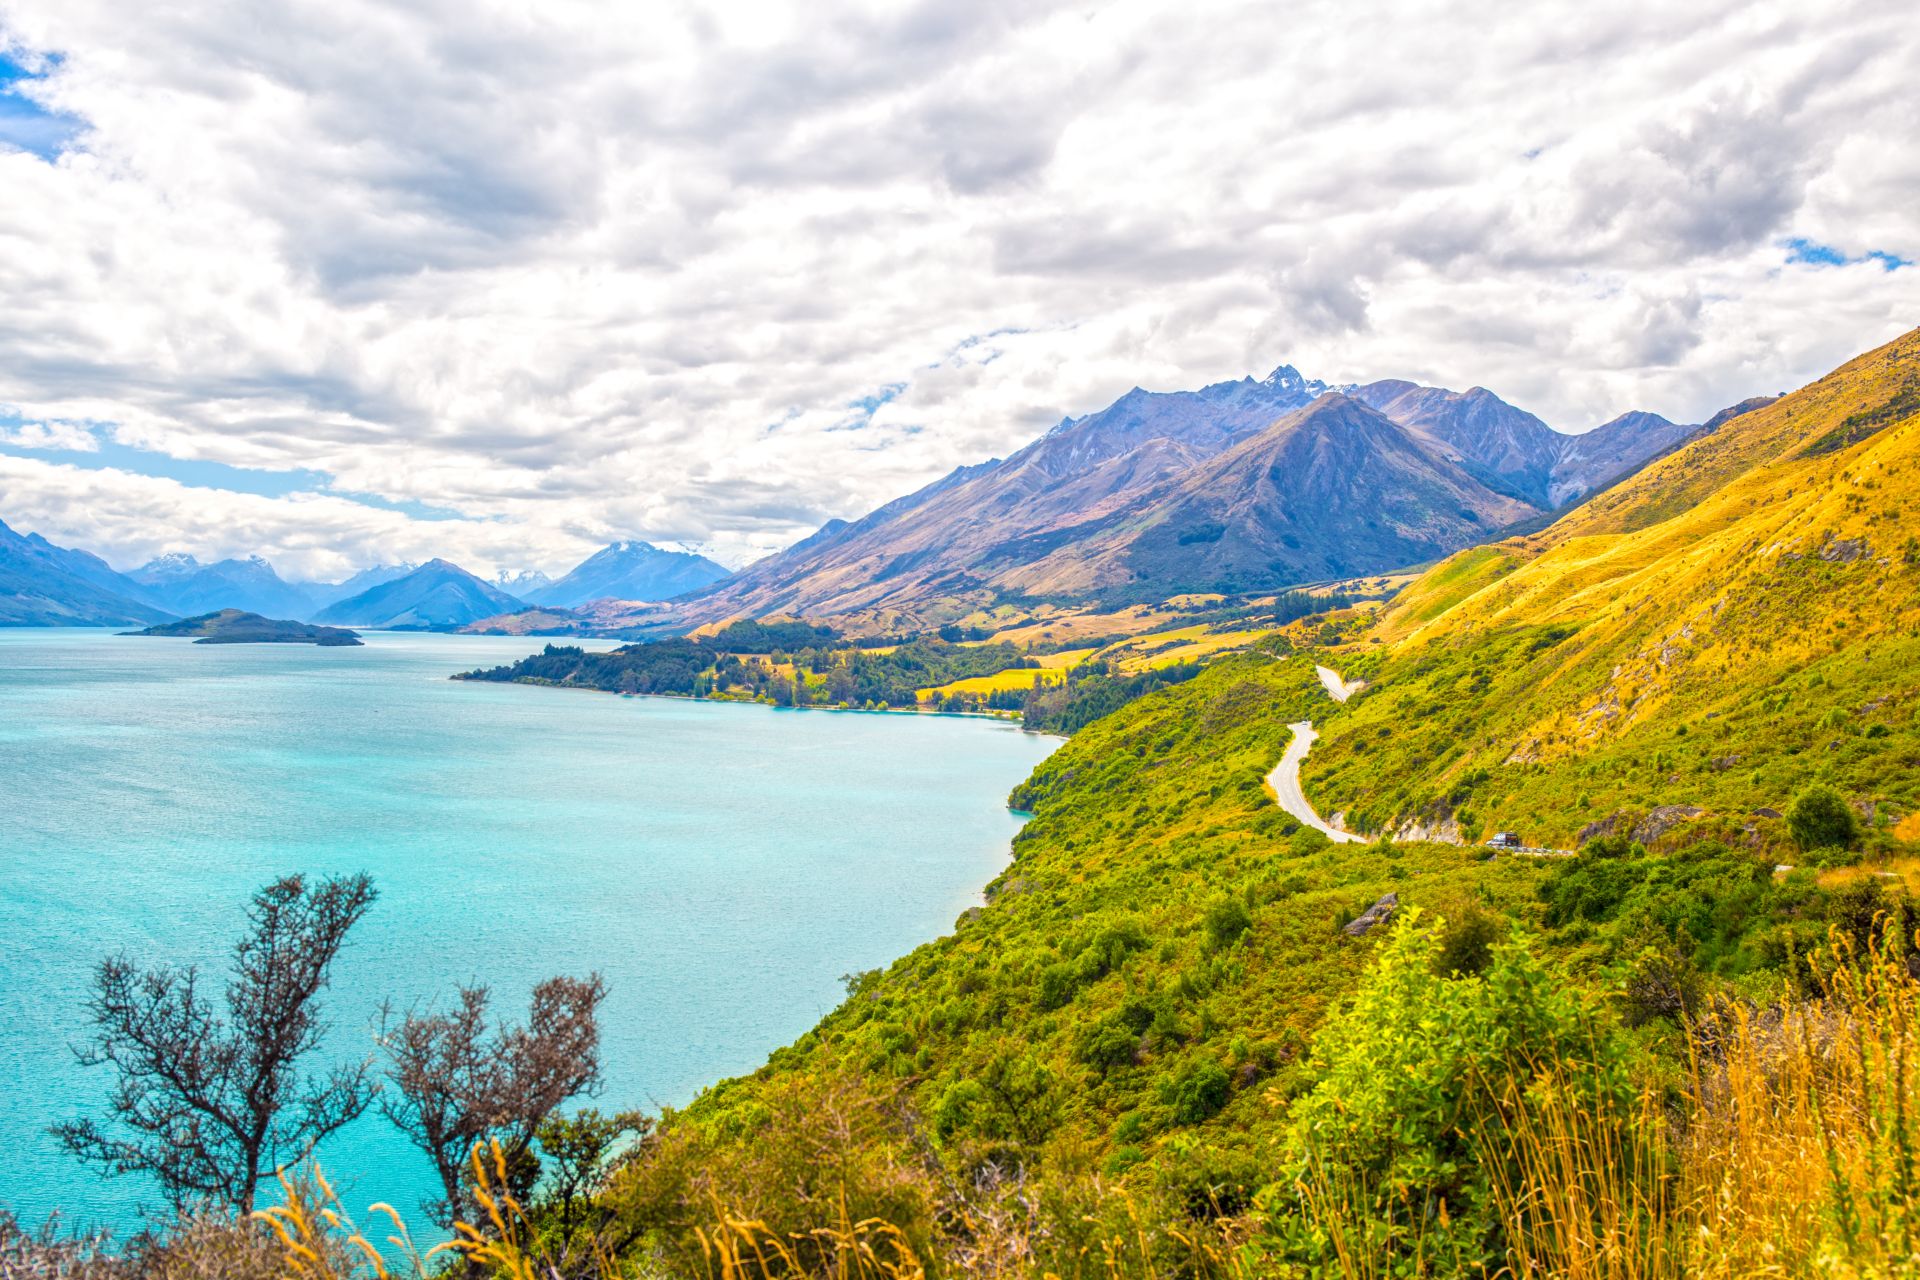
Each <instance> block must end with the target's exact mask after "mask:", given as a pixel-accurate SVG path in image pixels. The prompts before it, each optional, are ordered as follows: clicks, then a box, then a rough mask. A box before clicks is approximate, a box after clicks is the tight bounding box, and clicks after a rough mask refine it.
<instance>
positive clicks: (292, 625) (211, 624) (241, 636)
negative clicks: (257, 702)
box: [120, 609, 361, 648]
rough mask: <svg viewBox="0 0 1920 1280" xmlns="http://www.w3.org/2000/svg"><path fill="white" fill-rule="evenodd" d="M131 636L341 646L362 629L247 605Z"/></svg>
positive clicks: (354, 641)
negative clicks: (266, 614) (270, 614)
mask: <svg viewBox="0 0 1920 1280" xmlns="http://www.w3.org/2000/svg"><path fill="white" fill-rule="evenodd" d="M120 634H122V635H128V636H193V637H196V639H195V640H194V643H195V644H317V645H320V646H322V647H324V648H338V647H341V646H344V645H357V644H359V643H361V641H360V633H359V632H357V631H349V630H347V629H346V628H345V627H318V626H315V625H314V624H313V623H311V622H288V621H283V620H281V619H279V618H263V617H261V616H260V615H259V614H257V613H248V612H247V611H246V610H244V609H221V610H219V611H218V612H215V613H203V614H201V615H200V616H199V617H197V618H182V619H181V620H180V621H178V622H163V623H161V624H160V625H159V626H155V627H148V628H147V629H146V630H145V631H123V632H121V633H120Z"/></svg>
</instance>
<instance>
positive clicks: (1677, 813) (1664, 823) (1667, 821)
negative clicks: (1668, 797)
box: [1633, 804, 1706, 844]
mask: <svg viewBox="0 0 1920 1280" xmlns="http://www.w3.org/2000/svg"><path fill="white" fill-rule="evenodd" d="M1705 812H1706V810H1705V809H1701V808H1697V807H1696V806H1694V805H1690V804H1663V805H1661V806H1659V807H1658V808H1656V809H1655V810H1654V811H1653V812H1652V813H1649V814H1648V815H1647V816H1646V817H1644V818H1642V819H1641V820H1640V821H1639V822H1637V823H1635V824H1634V827H1633V838H1634V839H1635V840H1638V841H1639V842H1640V843H1641V844H1652V843H1653V842H1654V841H1655V840H1658V839H1659V838H1660V837H1661V836H1663V835H1665V834H1667V832H1669V831H1671V830H1673V829H1674V828H1675V827H1677V826H1679V825H1680V824H1681V823H1683V822H1692V821H1693V820H1694V819H1695V818H1697V817H1699V816H1700V815H1701V814H1703V813H1705Z"/></svg>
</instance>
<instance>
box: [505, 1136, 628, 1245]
mask: <svg viewBox="0 0 1920 1280" xmlns="http://www.w3.org/2000/svg"><path fill="white" fill-rule="evenodd" d="M652 1128H653V1122H652V1121H651V1120H649V1119H648V1118H647V1117H646V1116H644V1115H642V1114H641V1113H640V1112H638V1111H621V1112H616V1113H615V1114H613V1115H610V1116H603V1115H601V1114H600V1112H599V1111H598V1110H596V1109H595V1108H593V1107H584V1108H582V1109H581V1110H579V1111H576V1112H575V1113H574V1114H572V1115H570V1116H562V1115H554V1116H548V1117H547V1118H546V1119H545V1120H542V1121H541V1122H540V1127H539V1128H538V1129H537V1130H535V1131H534V1136H535V1138H537V1139H538V1141H539V1143H540V1154H541V1155H542V1156H544V1157H545V1158H546V1159H547V1160H549V1161H551V1162H552V1164H553V1169H552V1176H551V1177H550V1178H549V1179H548V1186H549V1188H550V1193H549V1194H550V1196H551V1202H552V1205H553V1208H554V1209H555V1210H556V1211H557V1212H558V1213H559V1215H560V1234H561V1238H562V1239H563V1240H565V1239H567V1238H569V1237H571V1236H572V1234H573V1228H574V1211H575V1209H576V1208H577V1207H578V1206H579V1205H580V1204H582V1203H583V1202H584V1201H585V1200H586V1199H587V1197H588V1195H589V1194H590V1193H591V1192H592V1191H593V1188H594V1184H595V1182H596V1181H598V1180H599V1178H600V1177H601V1174H602V1171H603V1169H604V1167H605V1165H606V1161H607V1157H608V1156H609V1155H611V1154H612V1153H613V1147H614V1144H615V1143H617V1142H618V1141H619V1140H620V1139H621V1138H624V1137H626V1136H627V1135H628V1134H633V1135H634V1136H636V1137H642V1138H644V1137H645V1136H646V1135H647V1133H648V1132H649V1131H651V1129H652Z"/></svg>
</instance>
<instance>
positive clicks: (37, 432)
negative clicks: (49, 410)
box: [0, 422, 100, 453]
mask: <svg viewBox="0 0 1920 1280" xmlns="http://www.w3.org/2000/svg"><path fill="white" fill-rule="evenodd" d="M0 444H8V445H12V446H13V447H14V448H16V449H60V450H66V451H68V452H72V453H98V452H99V451H100V441H99V440H97V439H95V438H94V435H93V433H92V432H91V431H88V430H87V429H86V428H85V427H83V426H81V425H80V424H79V423H77V422H21V423H16V424H14V425H12V426H0Z"/></svg>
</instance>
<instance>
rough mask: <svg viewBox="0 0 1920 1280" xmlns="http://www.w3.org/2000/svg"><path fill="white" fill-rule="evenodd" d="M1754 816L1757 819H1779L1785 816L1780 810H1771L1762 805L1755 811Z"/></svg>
mask: <svg viewBox="0 0 1920 1280" xmlns="http://www.w3.org/2000/svg"><path fill="white" fill-rule="evenodd" d="M1753 816H1754V817H1756V818H1778V817H1781V816H1783V815H1782V814H1781V812H1780V811H1779V810H1778V809H1769V808H1767V807H1766V806H1765V805H1762V806H1761V807H1760V808H1758V809H1755V810H1754V811H1753Z"/></svg>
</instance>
